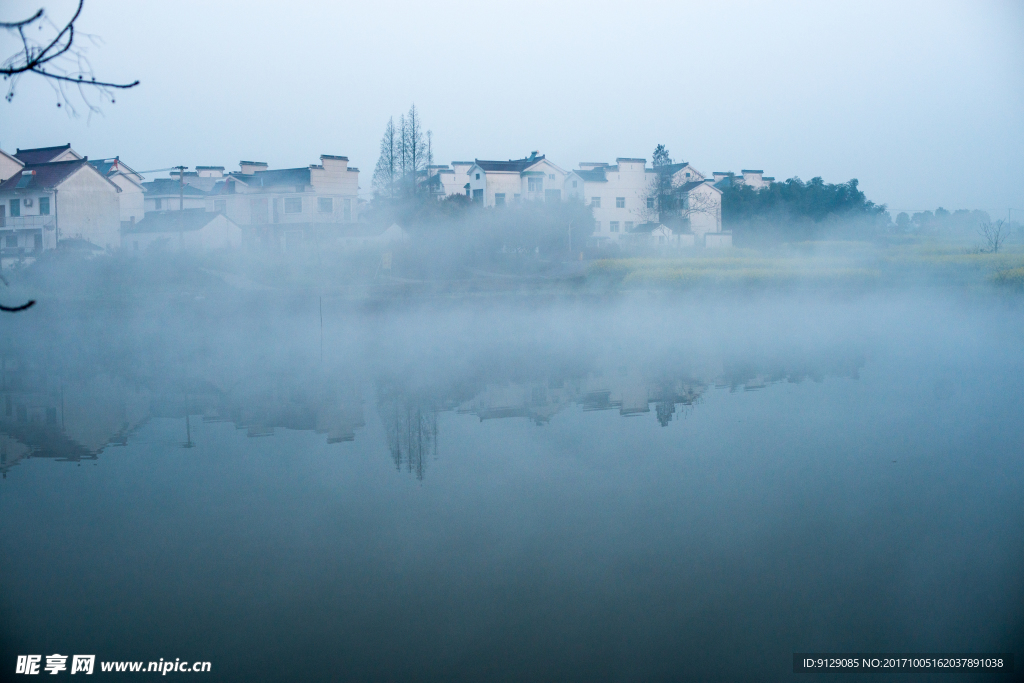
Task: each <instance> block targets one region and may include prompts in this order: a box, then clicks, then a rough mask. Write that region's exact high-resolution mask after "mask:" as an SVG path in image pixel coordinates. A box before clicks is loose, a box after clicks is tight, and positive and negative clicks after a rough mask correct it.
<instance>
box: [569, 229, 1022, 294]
mask: <svg viewBox="0 0 1024 683" xmlns="http://www.w3.org/2000/svg"><path fill="white" fill-rule="evenodd" d="M587 279H588V281H590V282H591V283H594V284H598V283H600V284H602V285H604V286H606V287H610V288H613V289H619V288H621V289H647V288H651V289H687V288H705V289H706V288H713V289H732V288H764V287H767V288H772V287H807V288H820V287H832V288H853V289H860V288H864V287H869V286H908V285H915V284H922V285H940V286H941V285H949V286H956V287H968V288H981V287H985V288H987V287H991V286H992V285H993V284H994V285H997V286H1000V287H1008V288H1019V289H1024V249H1021V248H1019V247H1018V248H1015V249H1010V250H1007V251H1005V252H1001V253H998V254H991V253H980V252H977V251H975V252H967V251H965V250H964V249H963V248H962V247H957V246H956V245H951V244H942V243H935V242H916V243H910V244H898V245H886V244H878V243H872V242H856V241H819V242H813V241H805V242H799V243H794V244H787V245H784V246H782V247H777V248H773V249H765V250H756V249H732V250H728V251H722V252H721V253H719V254H716V253H713V252H710V251H703V250H700V251H697V250H693V251H690V252H689V253H685V254H680V255H679V256H677V257H674V258H622V259H603V260H598V261H595V262H593V263H592V264H591V265H590V266H589V268H588V269H587Z"/></svg>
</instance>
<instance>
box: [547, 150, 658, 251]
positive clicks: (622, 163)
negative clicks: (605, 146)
mask: <svg viewBox="0 0 1024 683" xmlns="http://www.w3.org/2000/svg"><path fill="white" fill-rule="evenodd" d="M655 177H656V176H655V172H654V171H653V170H652V169H649V168H647V160H646V159H634V158H626V157H620V158H618V159H616V160H615V164H614V165H612V164H606V163H601V162H580V167H579V169H578V170H576V171H573V172H571V173H570V174H568V175H567V176H566V179H565V183H564V185H565V194H566V196H568V197H577V198H579V199H581V200H582V201H583V202H584V203H585V204H587V205H588V206H589V207H590V209H591V211H592V212H593V214H594V239H595V240H596V241H597V242H598V243H601V242H618V241H620V239H621V237H622V236H623V235H625V234H627V233H629V232H632V231H633V229H634V227H635V226H637V225H640V224H641V223H644V222H646V221H651V220H657V212H656V210H654V206H653V204H652V203H651V202H650V201H649V199H650V197H649V194H650V187H651V186H652V185H653V182H654V178H655Z"/></svg>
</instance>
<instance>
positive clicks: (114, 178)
mask: <svg viewBox="0 0 1024 683" xmlns="http://www.w3.org/2000/svg"><path fill="white" fill-rule="evenodd" d="M89 163H90V164H91V165H92V167H93V168H95V169H96V170H97V171H99V172H100V173H101V174H102V175H103V176H104V177H105V178H106V179H107V180H109V181H110V182H112V183H114V184H115V185H117V187H118V188H119V189H120V190H121V192H120V193H119V194H118V195H117V197H118V204H119V205H120V207H121V222H122V223H133V222H135V221H137V220H142V216H143V214H144V213H145V212H146V206H145V195H146V190H145V188H143V186H142V185H143V183H142V176H141V175H140V174H139V173H137V172H136V171H135V170H133V169H132V168H131V167H129V166H128V165H127V164H125V163H124V162H122V161H121V158H120V157H114V158H113V159H101V160H98V161H90V162H89Z"/></svg>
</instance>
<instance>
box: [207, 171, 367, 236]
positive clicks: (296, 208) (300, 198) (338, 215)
mask: <svg viewBox="0 0 1024 683" xmlns="http://www.w3.org/2000/svg"><path fill="white" fill-rule="evenodd" d="M239 167H240V171H239V172H238V173H229V174H227V175H226V176H223V177H220V178H216V182H214V183H213V185H212V186H211V189H210V190H209V192H208V193H206V195H205V208H206V210H207V211H211V212H212V211H217V212H221V213H224V214H225V215H226V216H227V217H228V218H230V219H231V220H232V221H234V222H235V223H237V224H238V225H247V226H274V225H283V226H287V225H289V224H292V225H295V226H297V227H302V226H304V225H308V224H318V223H353V222H356V221H357V220H358V218H359V217H358V203H357V197H358V194H359V169H358V168H355V167H350V166H349V165H348V157H342V156H333V155H329V154H322V155H321V156H320V163H319V164H311V165H310V166H306V167H303V168H287V169H275V170H271V169H270V168H269V167H268V166H267V164H266V163H264V162H255V161H242V162H239ZM217 168H218V167H204V169H206V172H209V173H211V176H210V177H211V178H212V177H213V175H212V174H214V173H215V172H216V169H217ZM202 172H203V171H200V173H202ZM200 177H202V176H200Z"/></svg>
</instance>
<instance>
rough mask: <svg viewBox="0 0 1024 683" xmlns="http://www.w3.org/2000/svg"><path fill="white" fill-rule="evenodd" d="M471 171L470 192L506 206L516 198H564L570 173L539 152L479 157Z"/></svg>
mask: <svg viewBox="0 0 1024 683" xmlns="http://www.w3.org/2000/svg"><path fill="white" fill-rule="evenodd" d="M467 174H468V176H469V190H470V194H469V196H470V198H471V199H472V200H473V201H474V202H479V203H480V204H482V205H483V206H502V205H504V204H508V203H511V202H515V201H560V200H561V199H562V190H563V187H564V185H565V178H566V176H567V175H568V174H567V173H566V172H565V171H564V170H562V169H561V168H559V167H558V166H556V165H555V164H553V163H551V162H550V161H548V160H547V159H545V158H544V155H542V154H539V153H538V152H533V153H532V154H531V155H530V156H528V157H526V158H523V159H509V160H508V161H489V160H486V159H477V160H476V161H474V162H473V165H472V166H470V167H469V169H468V170H467ZM456 182H457V181H456Z"/></svg>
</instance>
